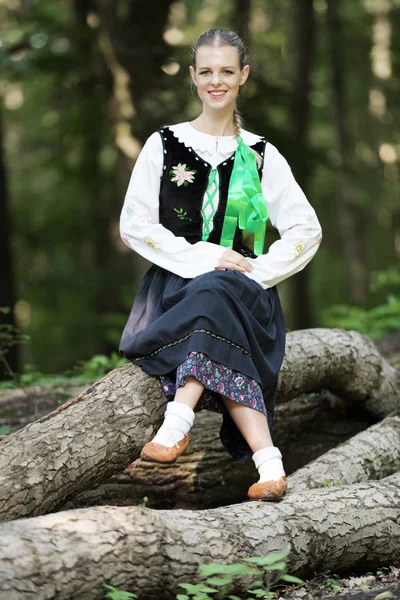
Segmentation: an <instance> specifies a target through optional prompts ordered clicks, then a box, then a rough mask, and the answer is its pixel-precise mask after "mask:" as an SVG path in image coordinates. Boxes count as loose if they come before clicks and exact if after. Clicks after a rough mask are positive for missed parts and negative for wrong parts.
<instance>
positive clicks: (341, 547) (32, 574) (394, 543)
mask: <svg viewBox="0 0 400 600" xmlns="http://www.w3.org/2000/svg"><path fill="white" fill-rule="evenodd" d="M399 487H400V472H398V473H396V474H394V475H391V476H390V477H386V478H384V479H382V480H380V481H370V482H368V483H357V484H353V485H345V486H342V487H330V488H325V489H314V490H307V491H303V492H297V493H296V492H293V491H289V492H288V495H287V496H286V497H284V499H283V500H282V501H281V502H279V503H268V502H264V503H263V502H250V501H249V502H244V503H242V504H238V505H230V506H226V507H220V508H215V509H210V510H203V511H187V510H179V511H168V510H161V511H156V510H153V509H149V508H144V507H110V506H104V507H95V508H87V509H78V510H70V511H64V512H58V513H54V514H49V515H45V516H40V517H35V518H30V519H19V520H17V521H14V522H10V523H3V524H1V525H0V537H1V540H2V544H1V546H0V598H1V599H3V598H4V599H6V598H7V600H8V599H12V600H20V599H21V600H22V599H23V600H29V599H31V598H32V599H34V600H41V599H43V600H44V599H48V598H57V599H58V600H63V599H64V598H65V599H67V598H68V599H70V598H74V600H94V599H97V598H104V587H103V585H104V584H109V585H112V586H114V587H116V588H117V589H120V590H126V591H131V592H133V593H136V594H137V595H138V599H139V600H153V599H154V600H159V599H160V598H163V600H169V599H172V598H175V594H176V593H177V592H179V591H181V592H182V589H181V588H179V587H178V583H196V582H199V571H198V567H199V565H200V564H205V563H209V562H213V563H215V562H217V563H226V564H229V563H234V562H240V561H241V559H243V558H244V557H251V556H265V555H268V554H270V553H273V552H277V551H281V550H289V555H288V557H287V572H288V573H290V574H292V575H297V576H299V577H301V578H307V577H311V576H313V575H314V573H315V572H316V571H317V572H321V571H325V570H327V569H330V570H331V571H333V572H335V573H340V572H341V571H343V569H346V570H349V569H350V570H351V569H357V568H362V569H363V570H364V571H365V569H368V568H374V567H376V566H378V565H379V566H382V565H388V564H393V561H394V559H395V558H396V557H398V556H399V548H400V521H399V515H400V495H399ZM247 583H248V581H247ZM243 585H244V583H243V582H241V581H238V582H237V583H236V588H235V590H234V592H235V593H236V594H240V593H243V591H244V589H243Z"/></svg>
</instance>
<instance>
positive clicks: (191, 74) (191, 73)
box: [189, 65, 197, 87]
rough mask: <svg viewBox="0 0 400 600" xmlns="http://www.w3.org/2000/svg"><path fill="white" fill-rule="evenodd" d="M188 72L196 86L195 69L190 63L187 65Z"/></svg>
mask: <svg viewBox="0 0 400 600" xmlns="http://www.w3.org/2000/svg"><path fill="white" fill-rule="evenodd" d="M189 73H190V76H191V78H192V80H193V83H194V85H195V86H196V87H197V82H196V71H195V70H194V69H193V67H192V65H190V67H189Z"/></svg>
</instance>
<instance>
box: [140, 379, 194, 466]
mask: <svg viewBox="0 0 400 600" xmlns="http://www.w3.org/2000/svg"><path fill="white" fill-rule="evenodd" d="M203 390H204V385H202V384H201V383H200V382H199V381H197V379H195V378H194V377H192V376H189V377H188V378H187V380H186V382H185V384H184V385H182V386H179V387H178V389H177V390H176V393H175V399H174V400H173V401H172V402H168V404H167V408H166V411H165V413H164V422H163V424H162V425H161V427H160V429H159V430H158V431H157V433H156V435H155V437H154V438H153V439H152V441H151V442H149V443H147V444H146V445H145V446H144V447H143V449H142V452H141V454H140V456H141V458H143V459H145V460H152V461H156V462H173V461H174V460H176V458H178V456H180V455H181V454H182V453H183V452H184V451H185V450H186V447H187V445H188V443H189V436H188V433H189V431H190V429H191V427H192V425H193V422H194V417H195V414H194V410H193V409H194V408H195V406H196V404H197V403H198V401H199V400H200V396H201V394H202V392H203Z"/></svg>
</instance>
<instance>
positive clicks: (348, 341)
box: [279, 328, 400, 419]
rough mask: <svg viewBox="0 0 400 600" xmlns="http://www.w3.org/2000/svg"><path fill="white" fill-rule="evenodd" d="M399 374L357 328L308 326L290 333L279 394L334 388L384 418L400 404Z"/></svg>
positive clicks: (284, 398)
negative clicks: (311, 327)
mask: <svg viewBox="0 0 400 600" xmlns="http://www.w3.org/2000/svg"><path fill="white" fill-rule="evenodd" d="M399 384H400V373H399V372H398V371H396V370H395V369H393V367H391V366H390V365H389V364H388V362H387V361H386V360H385V359H384V358H383V357H382V356H381V354H380V353H379V351H378V349H377V347H376V345H375V344H374V342H373V341H372V340H371V339H370V338H368V337H367V336H365V335H362V334H361V333H359V332H358V331H345V330H343V329H322V328H315V329H304V330H300V331H294V332H292V334H291V335H290V334H289V335H288V336H287V343H286V354H285V360H284V362H283V365H282V369H281V373H280V386H279V397H280V401H281V402H282V401H283V402H284V401H287V400H290V399H291V398H296V397H298V396H300V394H304V393H309V392H313V391H318V390H321V389H327V390H330V391H331V392H332V393H334V394H336V395H337V396H340V397H341V398H345V399H347V400H349V401H350V402H351V403H352V404H353V406H362V407H364V408H365V409H366V410H367V411H368V412H369V413H370V414H371V415H374V416H375V417H377V418H378V419H382V418H384V417H385V416H387V415H388V414H390V413H391V412H393V411H395V410H397V409H398V408H400V391H399V390H400V385H399Z"/></svg>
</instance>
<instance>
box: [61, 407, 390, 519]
mask: <svg viewBox="0 0 400 600" xmlns="http://www.w3.org/2000/svg"><path fill="white" fill-rule="evenodd" d="M291 404H292V403H291ZM284 407H285V405H284ZM205 417H206V418H205V419H203V420H202V427H203V432H204V433H203V434H202V435H203V436H205V439H204V440H202V439H201V436H200V431H199V428H198V429H197V430H195V429H194V428H193V432H194V433H195V434H196V435H195V436H193V437H194V439H193V442H192V443H191V450H192V451H191V452H189V454H183V455H182V456H181V457H180V458H179V459H178V460H177V462H176V463H173V464H171V465H166V464H164V465H163V464H156V463H154V464H149V463H146V462H145V461H142V460H141V459H138V460H136V461H135V462H133V463H132V464H131V465H130V466H129V467H128V468H127V469H125V471H124V472H123V473H121V474H118V475H115V476H114V477H112V478H110V479H109V480H107V481H105V482H103V483H101V484H100V485H99V486H98V487H96V488H94V489H91V490H87V491H84V492H81V493H80V494H78V496H77V497H76V498H74V499H73V500H72V501H71V502H68V503H67V504H66V505H65V506H64V507H63V509H64V510H65V509H70V508H79V507H88V506H98V505H104V504H113V505H116V506H131V505H138V504H141V503H142V502H143V499H144V498H147V502H146V506H148V507H151V508H169V509H172V508H174V509H176V508H192V509H193V508H200V509H204V508H215V507H217V506H223V505H226V504H232V503H234V502H235V503H238V502H243V501H244V500H247V489H248V487H249V486H250V485H251V484H252V483H254V481H257V471H256V469H255V467H254V464H253V462H252V461H249V462H248V463H245V464H238V463H233V462H232V460H231V459H230V457H229V455H228V454H227V453H226V452H225V451H224V449H223V448H222V446H221V444H220V443H218V442H219V440H218V439H217V435H215V434H216V433H217V430H218V428H217V427H214V428H211V427H210V426H209V424H210V422H212V421H214V420H215V419H214V415H212V414H211V413H205ZM310 437H311V436H310ZM203 441H204V444H203ZM205 447H206V448H207V452H206V453H205V452H204V448H205ZM210 449H211V450H212V451H210ZM283 456H284V465H285V469H286V460H285V453H284V452H283ZM202 459H203V460H202ZM399 470H400V416H399V415H395V416H393V417H386V419H384V420H383V421H381V422H379V423H377V424H376V425H373V426H371V427H369V428H368V429H366V430H365V431H363V432H361V433H358V434H357V435H354V436H353V437H351V438H350V439H349V440H348V441H346V442H343V443H341V444H340V445H339V446H336V447H334V448H332V449H330V450H329V451H327V452H325V453H323V454H322V455H321V456H320V457H319V458H316V459H315V460H313V461H312V462H310V463H308V464H307V465H306V466H304V467H303V468H300V469H298V470H297V471H296V472H295V473H294V474H292V475H291V476H290V477H289V485H290V487H291V489H292V490H294V491H300V490H304V489H308V488H310V489H311V488H318V487H326V486H338V485H346V484H352V483H357V482H361V481H369V480H370V479H383V478H384V477H387V476H388V475H391V474H393V473H395V472H397V471H399ZM286 473H287V474H288V475H289V473H290V472H289V471H288V470H287V469H286ZM216 483H217V484H218V485H216Z"/></svg>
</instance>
